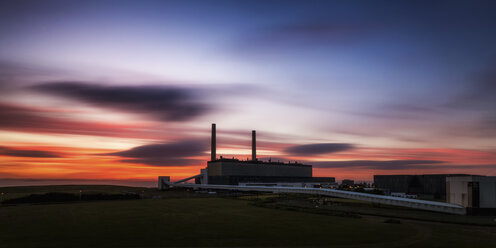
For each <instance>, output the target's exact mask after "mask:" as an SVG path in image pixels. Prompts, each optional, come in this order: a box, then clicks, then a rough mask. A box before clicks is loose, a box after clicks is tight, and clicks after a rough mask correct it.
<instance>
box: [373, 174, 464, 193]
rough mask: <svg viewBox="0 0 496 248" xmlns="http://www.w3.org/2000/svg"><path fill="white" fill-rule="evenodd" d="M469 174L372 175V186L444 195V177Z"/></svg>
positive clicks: (394, 190)
mask: <svg viewBox="0 0 496 248" xmlns="http://www.w3.org/2000/svg"><path fill="white" fill-rule="evenodd" d="M453 176H469V175H467V174H426V175H374V186H375V187H376V188H381V189H387V190H389V191H390V192H399V193H406V194H417V195H429V196H432V197H433V198H444V197H445V196H446V178H447V177H453Z"/></svg>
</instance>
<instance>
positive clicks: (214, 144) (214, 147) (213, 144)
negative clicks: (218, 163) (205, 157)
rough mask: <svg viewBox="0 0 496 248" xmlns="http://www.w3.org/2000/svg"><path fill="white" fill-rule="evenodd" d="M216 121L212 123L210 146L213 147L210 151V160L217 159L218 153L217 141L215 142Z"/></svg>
mask: <svg viewBox="0 0 496 248" xmlns="http://www.w3.org/2000/svg"><path fill="white" fill-rule="evenodd" d="M215 136H216V135H215V123H212V138H211V140H212V144H210V148H211V149H212V150H211V151H210V161H215V160H216V159H217V154H216V142H215V138H216V137H215Z"/></svg>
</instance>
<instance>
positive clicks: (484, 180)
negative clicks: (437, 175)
mask: <svg viewBox="0 0 496 248" xmlns="http://www.w3.org/2000/svg"><path fill="white" fill-rule="evenodd" d="M446 189H447V190H446V201H447V202H448V203H452V204H457V205H460V206H463V207H466V208H467V211H468V212H469V213H470V212H472V213H474V214H479V213H480V214H485V213H488V214H494V213H496V177H486V176H456V177H448V178H447V181H446Z"/></svg>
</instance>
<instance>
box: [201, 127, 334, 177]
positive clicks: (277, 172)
mask: <svg viewBox="0 0 496 248" xmlns="http://www.w3.org/2000/svg"><path fill="white" fill-rule="evenodd" d="M251 137H252V142H251V149H252V151H251V154H252V156H251V160H239V159H234V158H232V159H227V158H223V157H222V156H220V158H217V153H216V152H217V147H216V146H217V141H216V125H215V124H212V137H211V158H210V161H208V162H207V168H206V169H203V170H202V173H201V175H200V176H199V177H197V178H196V181H195V182H196V183H199V184H222V185H259V186H260V185H263V186H274V185H287V186H307V187H308V186H310V187H316V186H320V185H322V184H329V183H334V182H335V179H334V177H312V166H311V165H306V164H302V163H297V162H294V163H291V162H289V163H283V162H273V161H270V160H269V161H261V160H258V159H257V144H256V143H257V141H256V139H257V136H256V131H255V130H253V131H252V135H251Z"/></svg>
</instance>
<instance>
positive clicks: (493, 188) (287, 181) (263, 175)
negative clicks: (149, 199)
mask: <svg viewBox="0 0 496 248" xmlns="http://www.w3.org/2000/svg"><path fill="white" fill-rule="evenodd" d="M216 135H217V130H216V124H212V133H211V157H210V161H207V166H206V168H204V169H201V171H200V174H197V175H194V176H191V177H188V178H184V179H182V180H178V181H175V182H171V181H170V177H169V176H160V177H159V178H158V188H159V189H160V190H167V189H168V188H170V187H185V188H193V189H197V190H211V191H215V190H229V191H258V192H272V193H300V194H312V195H321V196H332V197H339V198H348V199H355V200H362V201H368V202H372V203H379V204H386V205H394V206H402V207H408V208H415V209H423V210H429V211H437V212H446V213H451V214H461V215H464V214H467V213H469V214H492V213H496V177H485V176H473V175H467V174H436V175H374V186H375V187H363V185H362V186H361V187H360V185H359V186H358V187H356V186H357V185H355V184H354V182H353V180H343V182H342V185H341V186H346V187H344V188H343V187H338V184H337V183H336V180H335V178H334V177H313V172H312V165H308V164H303V163H298V162H294V163H291V162H288V163H284V162H279V161H277V162H273V161H271V160H269V161H262V160H258V159H257V149H256V131H255V130H253V131H252V133H251V137H252V145H251V155H252V156H251V159H247V160H239V159H235V158H223V157H222V156H220V157H217V140H216ZM193 179H194V183H188V181H190V180H193ZM357 189H359V191H357ZM419 197H421V198H422V199H417V198H419ZM434 199H444V200H446V202H440V201H439V200H436V201H432V200H434Z"/></svg>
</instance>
